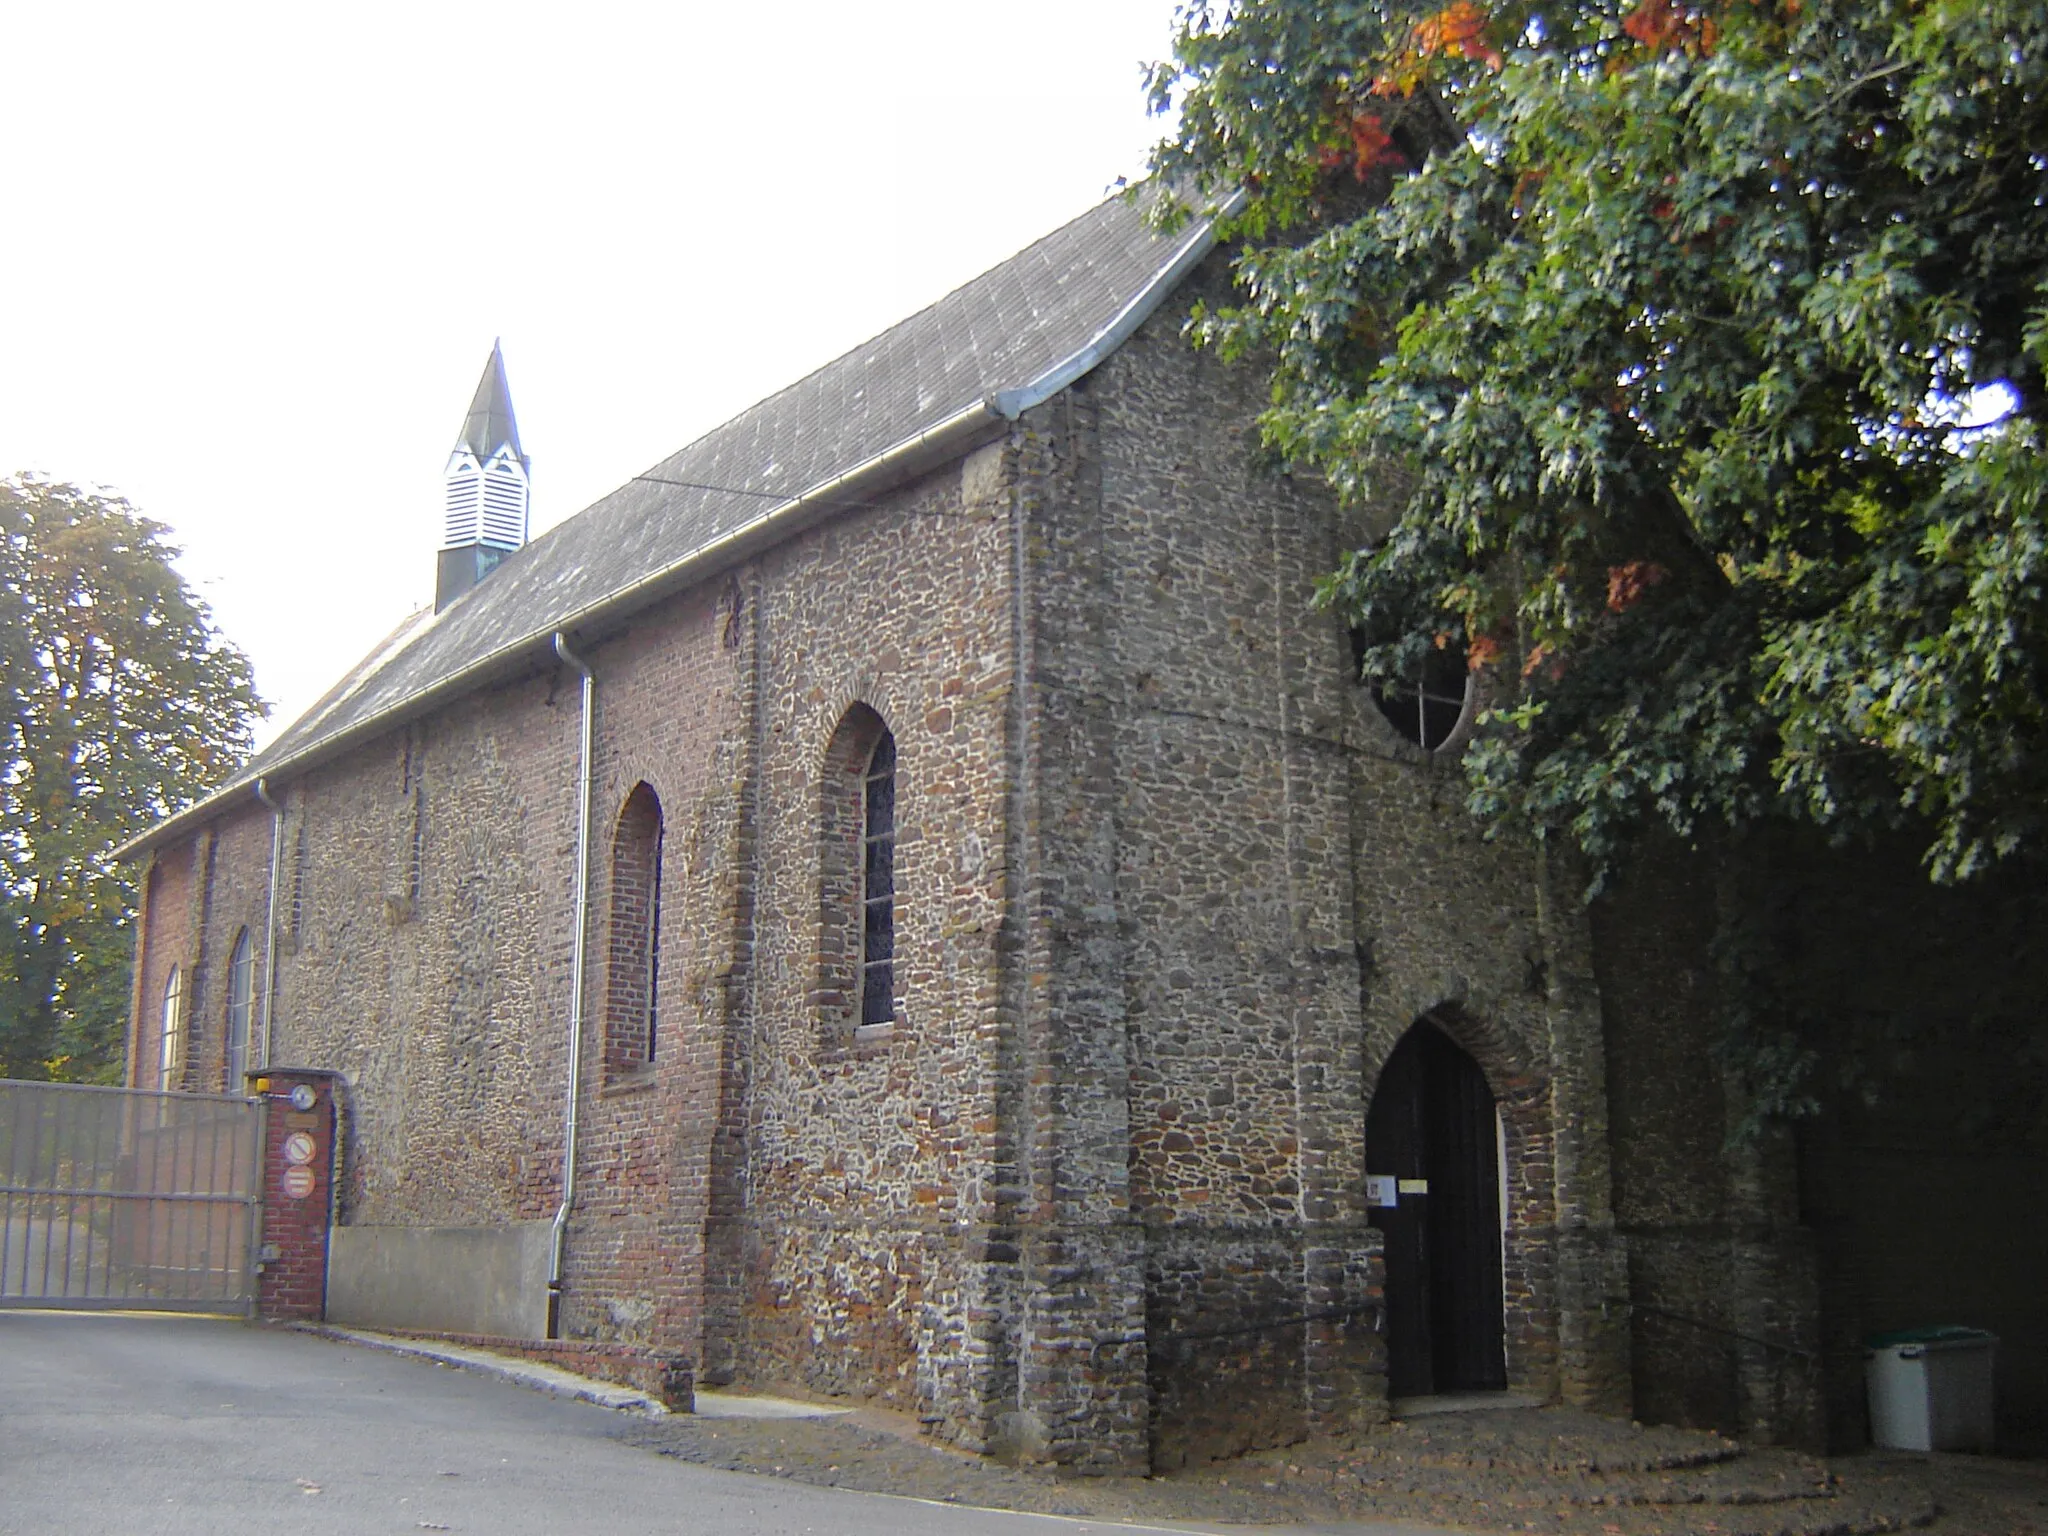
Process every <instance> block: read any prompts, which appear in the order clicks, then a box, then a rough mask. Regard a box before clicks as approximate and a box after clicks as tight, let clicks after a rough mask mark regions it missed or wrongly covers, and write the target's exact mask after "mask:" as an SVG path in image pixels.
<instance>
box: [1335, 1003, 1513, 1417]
mask: <svg viewBox="0 0 2048 1536" xmlns="http://www.w3.org/2000/svg"><path fill="white" fill-rule="evenodd" d="M1365 1153H1366V1165H1367V1168H1368V1170H1369V1171H1370V1172H1371V1173H1373V1174H1375V1175H1379V1176H1383V1177H1388V1178H1392V1179H1394V1180H1396V1181H1397V1184H1396V1191H1397V1193H1396V1198H1395V1203H1394V1204H1393V1205H1391V1206H1389V1205H1378V1206H1375V1207H1374V1208H1373V1210H1372V1221H1373V1224H1374V1225H1375V1226H1377V1227H1379V1228H1380V1230H1381V1232H1382V1233H1383V1234H1384V1253H1385V1261H1386V1305H1387V1357H1388V1358H1387V1370H1388V1375H1389V1387H1390V1390H1391V1391H1392V1393H1393V1395H1394V1396H1396V1397H1424V1396H1429V1395H1431V1394H1434V1393H1440V1392H1475V1391H1491V1390H1498V1389H1500V1388H1502V1387H1505V1386H1506V1385H1507V1362H1506V1357H1505V1350H1504V1348H1503V1335H1502V1326H1501V1273H1500V1263H1501V1247H1500V1242H1501V1231H1500V1161H1499V1153H1498V1147H1497V1141H1496V1131H1495V1117H1494V1101H1493V1094H1492V1092H1491V1091H1490V1090H1489V1089H1488V1088H1487V1086H1486V1076H1485V1074H1484V1073H1482V1072H1481V1071H1480V1070H1479V1065H1478V1063H1476V1062H1475V1061H1473V1060H1472V1058H1471V1057H1470V1056H1467V1055H1466V1054H1465V1053H1464V1052H1463V1051H1462V1050H1460V1049H1459V1048H1458V1046H1457V1044H1456V1043H1455V1042H1453V1041H1452V1040H1451V1038H1450V1037H1449V1036H1448V1035H1446V1034H1444V1033H1443V1031H1441V1030H1439V1029H1437V1028H1436V1027H1435V1026H1433V1025H1431V1024H1428V1023H1426V1022H1425V1023H1420V1024H1417V1025H1416V1026H1415V1027H1414V1028H1413V1029H1411V1030H1409V1031H1408V1033H1407V1034H1406V1035H1404V1036H1402V1038H1401V1043H1400V1044H1399V1045H1397V1046H1396V1047H1395V1048H1394V1053H1393V1055H1392V1056H1390V1057H1389V1058H1388V1059H1387V1065H1386V1068H1385V1070H1384V1071H1382V1072H1381V1074H1380V1081H1379V1086H1378V1088H1377V1089H1376V1090H1375V1091H1374V1093H1373V1099H1372V1108H1371V1110H1370V1112H1369V1113H1368V1114H1367V1117H1366V1129H1365ZM1400 1184H1406V1185H1407V1186H1408V1187H1407V1189H1406V1190H1400V1189H1399V1185H1400Z"/></svg>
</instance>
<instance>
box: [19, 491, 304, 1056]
mask: <svg viewBox="0 0 2048 1536" xmlns="http://www.w3.org/2000/svg"><path fill="white" fill-rule="evenodd" d="M166 532H167V530H166V529H165V528H164V527H163V526H162V525H161V524H158V523H153V522H151V521H149V520H148V519H147V518H143V517H140V516H138V515H137V514H136V513H135V511H134V510H133V509H132V508H131V507H130V506H129V505H128V504H127V503H126V502H125V501H122V500H120V499H119V498H116V497H109V496H102V495H96V494H93V493H91V492H87V491H82V490H79V489H78V488H77V487H75V486H70V485H62V484H56V483H53V482H50V481H47V480H43V479H38V478H34V477H30V476H25V475H17V476H14V477H13V478H12V479H8V480H0V604H4V605H5V606H4V613H0V647H4V652H0V663H4V670H0V678H4V681H0V710H4V714H0V731H4V736H0V903H4V908H5V915H6V920H5V928H4V939H0V942H4V944H5V950H4V954H0V965H4V970H0V1076H4V1077H53V1078H72V1079H79V1078H84V1079H107V1078H110V1077H114V1076H117V1075H118V1072H119V1068H120V1064H121V1058H122V1046H123V1040H124V1033H125V1024H126V1020H127V1015H128V994H129V975H130V963H131V959H130V955H131V950H132V947H133V944H132V933H133V922H134V913H135V905H136V902H135V896H136V893H135V888H134V878H133V871H132V870H129V869H126V868H124V867H122V866H120V865H117V864H116V863H115V862H114V860H113V857H112V854H113V850H114V849H115V848H116V847H118V846H119V845H120V844H121V843H122V842H123V841H125V840H126V839H128V838H130V837H132V836H134V835H135V834H137V833H139V832H141V831H143V830H145V829H146V828H147V827H148V826H150V825H151V824H152V823H153V822H155V821H156V820H158V819H160V818H161V817H163V816H166V815H168V814H170V813H172V812H174V811H177V810H179V809H182V808H183V807H184V806H186V805H189V804H190V803H192V802H193V801H194V800H196V799H198V798H199V797H200V796H201V795H203V794H205V792H206V791H207V790H208V789H210V788H211V787H212V786H214V785H216V784H218V783H220V782H221V781H222V780H223V779H224V778H225V777H226V776H227V775H228V774H229V773H231V772H232V771H233V770H234V769H235V767H236V766H237V765H238V764H239V763H240V762H241V761H242V760H243V759H244V758H245V757H246V756H247V754H248V751H249V747H250V727H251V724H252V722H253V721H254V720H255V719H256V718H257V717H258V716H259V715H261V713H262V710H263V706H262V704H261V703H260V701H259V700H258V699H257V697H256V693H255V688H254V685H253V682H252V679H251V674H250V670H249V663H248V661H247V659H246V658H244V657H243V655H242V654H241V652H239V651H238V650H236V649H235V648H234V647H233V646H232V645H231V644H229V643H228V642H227V641H226V640H225V639H223V638H222V636H221V635H220V633H219V632H218V631H217V630H216V629H215V628H214V626H213V621H212V616H211V615H210V614H209V613H208V612H207V609H206V605H205V604H204V603H202V602H201V601H200V600H199V599H198V598H197V597H196V596H195V595H194V594H193V593H192V591H191V589H190V588H189V587H187V586H186V585H185V582H184V579H183V578H182V577H181V576H179V574H178V573H177V571H176V570H175V569H174V568H173V566H172V564H171V562H172V561H173V560H174V559H175V558H176V556H177V554H178V551H177V550H175V549H173V548H171V547H170V546H168V545H167V544H165V543H164V541H163V536H164V534H165V533H166Z"/></svg>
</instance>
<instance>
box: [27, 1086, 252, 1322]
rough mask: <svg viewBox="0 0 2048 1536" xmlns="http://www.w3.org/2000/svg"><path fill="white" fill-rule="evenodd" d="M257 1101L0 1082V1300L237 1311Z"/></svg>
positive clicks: (248, 1278)
mask: <svg viewBox="0 0 2048 1536" xmlns="http://www.w3.org/2000/svg"><path fill="white" fill-rule="evenodd" d="M262 1115H263V1110H262V1106H261V1104H259V1103H258V1102H257V1101H255V1100H252V1099H240V1098H231V1097H227V1096H224V1095H214V1094H195V1093H147V1092H142V1091H139V1090H135V1089H128V1088H93V1087H84V1086H80V1085H76V1084H70V1083H25V1082H13V1081H5V1080H0V1307H75V1308H94V1307H100V1308H107V1307H136V1308H147V1309H153V1310H160V1311H184V1312H242V1313H245V1314H246V1313H247V1312H248V1311H249V1309H250V1305H251V1298H252V1296H253V1294H254V1278H255V1277H254V1269H253V1263H252V1261H253V1259H254V1256H255V1247H256V1242H257V1232H258V1230H259V1228H258V1222H259V1220H260V1213H259V1209H258V1199H259V1194H260V1190H261V1185H262V1166H261V1165H262V1146H263V1142H262Z"/></svg>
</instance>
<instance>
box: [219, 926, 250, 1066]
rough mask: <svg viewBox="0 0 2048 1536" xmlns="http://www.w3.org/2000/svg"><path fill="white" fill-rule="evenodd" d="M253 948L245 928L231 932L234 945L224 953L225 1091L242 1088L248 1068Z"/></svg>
mask: <svg viewBox="0 0 2048 1536" xmlns="http://www.w3.org/2000/svg"><path fill="white" fill-rule="evenodd" d="M255 982H256V951H255V947H254V946H253V945H252V944H250V942H249V930H248V929H246V928H244V929H243V930H242V931H241V932H240V933H238V934H236V935H235V947H234V950H233V952H232V953H231V954H230V955H229V956H228V1017H227V1030H226V1032H225V1037H226V1042H227V1062H226V1073H227V1091H228V1092H229V1093H240V1092H241V1091H242V1086H243V1085H242V1074H243V1073H244V1072H245V1071H247V1070H248V1067H249V1023H250V1014H251V1012H252V1004H253V1002H254V999H255V995H256V987H255Z"/></svg>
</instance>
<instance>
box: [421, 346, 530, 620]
mask: <svg viewBox="0 0 2048 1536" xmlns="http://www.w3.org/2000/svg"><path fill="white" fill-rule="evenodd" d="M530 470H531V466H530V464H529V463H528V461H527V457H526V455H525V454H524V453H522V452H521V451H520V448H519V423H518V422H517V421H516V420H515V419H514V418H513V415H512V391H511V390H510V389H508V388H507V387H506V384H505V358H504V354H503V353H502V352H500V351H499V349H498V344H497V343H496V342H495V341H494V342H492V343H491V360H490V361H489V362H487V363H485V364H484V376H483V377H482V378H481V379H479V380H478V381H477V386H476V397H475V398H474V399H472V400H471V401H470V402H469V415H468V417H467V418H466V419H465V420H464V421H463V423H462V436H461V437H459V438H458V439H456V443H455V447H454V450H453V451H452V452H450V454H449V455H448V468H447V470H446V472H445V474H444V476H443V479H444V481H445V490H444V494H443V506H444V516H443V520H442V531H441V554H440V558H439V560H438V561H437V563H436V567H435V572H434V611H435V612H436V613H439V612H440V611H441V610H442V609H443V608H446V607H447V606H448V605H449V604H450V603H452V602H454V601H455V599H456V598H458V597H460V596H462V594H463V593H465V592H467V591H468V590H469V589H470V588H471V587H473V586H475V585H476V584H477V583H478V582H479V581H482V580H483V579H484V577H486V576H488V575H490V573H491V572H492V571H493V570H494V569H496V567H497V564H498V562H499V561H501V560H503V559H504V558H505V557H506V556H507V555H509V554H510V553H512V551H513V550H515V549H518V548H519V547H520V546H521V545H522V544H524V543H525V542H526V523H527V503H528V498H529V495H530V493H531V489H532V485H531V480H530V478H529V475H530Z"/></svg>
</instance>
